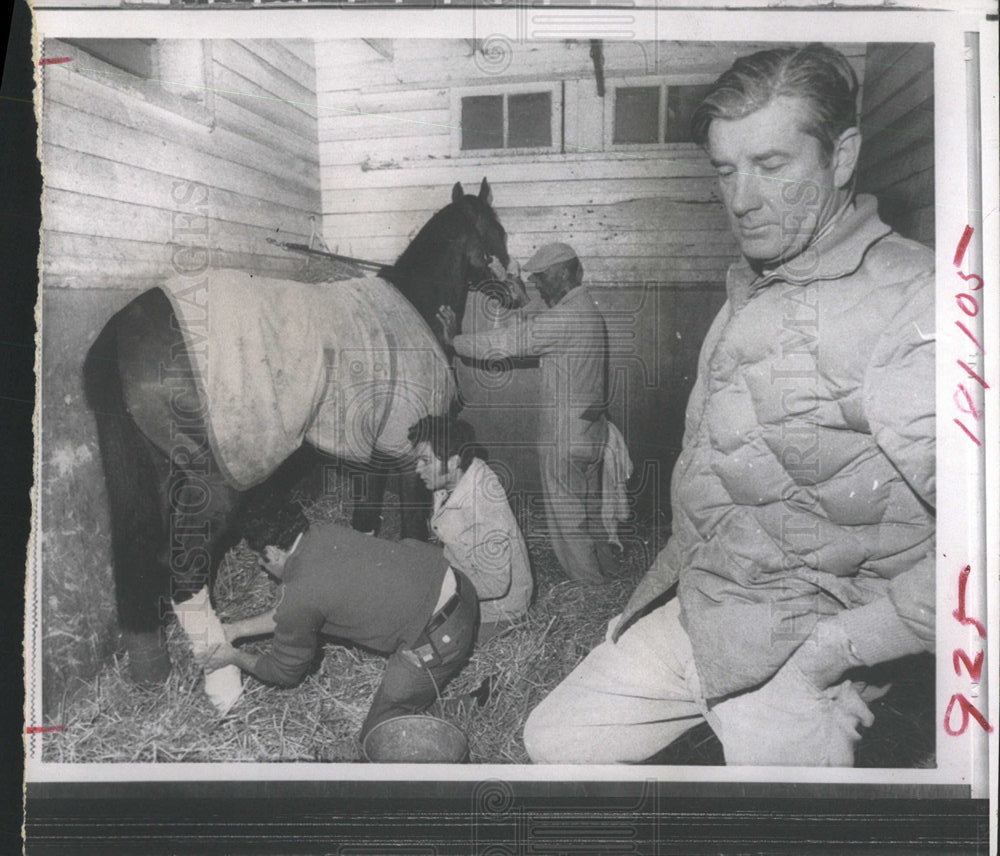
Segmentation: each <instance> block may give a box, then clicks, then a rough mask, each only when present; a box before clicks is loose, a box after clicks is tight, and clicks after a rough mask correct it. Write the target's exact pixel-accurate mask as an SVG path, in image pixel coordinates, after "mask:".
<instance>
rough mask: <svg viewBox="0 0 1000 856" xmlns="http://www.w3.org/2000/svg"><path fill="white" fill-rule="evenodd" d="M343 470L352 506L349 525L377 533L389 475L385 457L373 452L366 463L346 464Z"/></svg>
mask: <svg viewBox="0 0 1000 856" xmlns="http://www.w3.org/2000/svg"><path fill="white" fill-rule="evenodd" d="M345 470H346V474H347V479H348V484H349V485H350V487H349V490H350V496H351V504H352V505H353V507H354V510H353V512H352V514H351V526H353V527H354V528H355V529H356V530H357V531H358V532H364V533H366V534H370V535H378V533H379V530H380V529H381V528H382V506H383V503H384V501H385V485H386V481H387V480H388V477H389V470H388V469H387V462H386V459H385V458H383V457H382V456H381V455H379V453H378V452H375V453H373V454H372V457H371V460H370V461H369V462H368V464H367V465H365V466H361V465H347V466H346V467H345Z"/></svg>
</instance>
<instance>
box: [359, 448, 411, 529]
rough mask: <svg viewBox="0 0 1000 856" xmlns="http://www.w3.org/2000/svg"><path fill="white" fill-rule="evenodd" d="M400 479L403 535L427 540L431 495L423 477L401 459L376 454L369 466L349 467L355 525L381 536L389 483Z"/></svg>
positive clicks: (373, 455)
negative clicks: (421, 478)
mask: <svg viewBox="0 0 1000 856" xmlns="http://www.w3.org/2000/svg"><path fill="white" fill-rule="evenodd" d="M390 475H398V476H399V505H400V516H401V521H400V530H401V531H400V535H401V537H403V538H415V539H416V540H418V541H426V540H427V537H428V529H427V521H428V517H429V516H430V509H431V494H430V492H429V491H428V490H427V488H426V487H424V484H423V482H422V481H421V480H420V477H419V476H418V475H417V474H416V472H414V470H413V469H412V468H410V467H407V466H406V465H405V464H404V461H403V460H402V459H400V458H397V457H394V456H391V455H385V454H383V453H380V452H377V451H376V452H374V453H373V454H372V457H371V460H370V461H369V463H368V465H367V467H365V468H363V469H362V468H360V467H351V468H348V476H349V480H350V484H351V500H352V502H353V503H354V512H353V515H352V519H351V525H352V526H353V527H354V528H355V529H357V530H358V531H359V532H371V533H372V534H375V535H377V534H378V531H379V528H380V527H381V524H382V506H383V504H384V500H385V488H386V482H387V481H388V478H389V476H390Z"/></svg>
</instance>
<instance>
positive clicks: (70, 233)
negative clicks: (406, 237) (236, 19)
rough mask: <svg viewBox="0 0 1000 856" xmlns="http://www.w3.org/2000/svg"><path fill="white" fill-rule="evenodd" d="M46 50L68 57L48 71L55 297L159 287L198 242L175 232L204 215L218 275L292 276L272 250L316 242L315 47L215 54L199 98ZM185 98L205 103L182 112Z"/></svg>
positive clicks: (47, 162) (226, 45)
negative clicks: (227, 271)
mask: <svg viewBox="0 0 1000 856" xmlns="http://www.w3.org/2000/svg"><path fill="white" fill-rule="evenodd" d="M194 44H196V45H197V44H200V43H194ZM46 50H47V51H50V52H51V53H52V54H53V55H54V54H56V53H58V54H60V55H63V56H70V57H73V61H72V62H69V63H62V64H57V65H50V66H46V67H45V69H44V71H43V83H42V85H43V98H44V101H43V103H44V107H43V115H42V159H43V163H44V166H45V193H46V198H45V209H44V213H43V217H44V227H45V255H44V264H43V269H42V270H43V274H44V277H45V286H46V287H47V288H53V287H64V286H70V287H107V286H112V287H125V288H143V287H148V286H149V285H152V284H155V283H156V282H157V281H158V280H159V279H160V278H161V277H163V276H164V275H166V274H169V273H170V272H171V267H170V265H171V258H172V255H173V251H174V250H175V249H176V248H177V246H179V245H183V244H190V243H191V242H192V239H191V234H193V232H189V233H187V234H186V236H185V233H183V232H181V231H179V230H180V229H182V228H183V226H184V225H185V223H184V221H185V218H187V217H189V216H191V214H192V211H193V209H194V207H196V206H197V207H198V208H199V209H200V212H203V213H204V214H207V220H208V223H207V234H205V235H203V236H202V238H201V243H202V244H203V245H205V246H208V247H209V248H210V249H211V252H212V266H213V267H253V268H254V269H257V270H260V271H261V272H265V271H267V272H271V273H282V272H284V273H290V272H292V271H294V270H295V269H296V266H297V265H298V264H299V260H298V259H296V258H295V257H294V256H289V255H288V254H287V253H285V252H284V251H282V250H278V249H276V248H274V247H272V246H270V245H268V244H267V243H266V242H265V238H267V237H269V236H274V235H276V234H278V235H279V236H282V235H283V236H284V237H285V238H286V239H288V240H295V241H301V240H303V239H308V236H309V229H310V223H309V217H310V216H311V215H315V214H317V213H318V209H319V163H318V153H317V149H316V94H315V86H314V81H315V75H314V71H313V48H312V44H311V43H308V42H292V41H283V42H277V41H266V40H261V41H246V42H237V41H216V42H212V43H210V44H208V45H207V57H206V63H207V74H206V76H205V79H204V83H203V87H204V93H203V92H202V91H201V90H200V88H199V87H197V86H191V87H189V88H178V87H169V86H158V85H156V84H154V83H151V82H141V83H133V82H132V81H130V80H129V79H128V77H127V76H126V75H123V74H122V73H121V72H118V71H117V70H116V69H114V68H112V67H111V66H108V65H106V64H105V63H103V62H101V61H99V60H97V59H94V58H93V57H90V56H89V55H88V54H87V53H85V52H84V51H82V50H80V49H79V48H77V47H74V46H72V45H65V44H60V43H58V42H50V43H48V45H47V47H46ZM171 89H173V91H171ZM191 95H197V96H199V98H200V99H201V101H202V102H203V103H202V104H199V105H198V109H197V110H195V109H192V110H187V111H185V106H186V105H185V101H189V100H191V99H190V98H189V97H185V96H191ZM205 95H207V97H204V96H205ZM195 186H196V187H197V188H198V189H197V192H195V191H194V190H192V189H191V188H193V187H195ZM203 196H204V197H205V198H204V201H201V200H202V197H203ZM187 225H188V226H191V225H192V224H191V223H190V222H188V223H187Z"/></svg>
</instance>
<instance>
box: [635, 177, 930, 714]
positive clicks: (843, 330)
mask: <svg viewBox="0 0 1000 856" xmlns="http://www.w3.org/2000/svg"><path fill="white" fill-rule="evenodd" d="M933 265H934V258H933V254H932V253H931V251H930V250H928V249H927V248H925V247H923V246H921V245H920V244H917V243H914V242H913V241H909V240H906V239H904V238H902V237H900V236H899V235H897V234H895V233H893V232H892V230H891V229H890V228H889V227H888V226H886V225H885V224H884V223H882V222H881V221H880V220H879V219H878V216H877V213H876V202H875V199H874V198H872V197H865V196H861V197H858V199H857V200H856V202H855V204H853V205H851V206H849V207H848V208H847V209H845V211H844V212H843V213H842V214H841V215H840V216H839V217H838V218H837V219H836V221H835V222H834V223H832V224H831V225H830V227H828V228H827V230H826V232H825V233H824V234H823V235H821V236H820V237H819V239H818V240H817V241H816V242H815V243H814V244H813V245H812V246H811V247H810V248H809V249H807V251H806V252H805V253H803V254H801V255H800V256H798V257H797V258H796V259H793V260H792V261H790V262H788V263H786V264H785V265H784V266H782V267H781V268H779V269H778V270H776V271H774V272H773V273H770V274H768V275H765V276H758V275H756V274H755V273H754V272H753V271H752V270H751V269H750V267H749V266H748V265H747V264H746V262H745V261H744V262H741V263H738V264H736V265H734V266H733V267H732V268H731V269H730V271H729V276H728V279H727V297H728V299H727V302H726V304H725V305H724V306H723V308H722V310H721V311H720V313H719V315H718V316H717V317H716V319H715V321H714V323H713V325H712V327H711V329H710V331H709V333H708V335H707V337H706V339H705V342H704V345H703V346H702V351H701V357H700V364H699V368H698V379H697V381H696V384H695V387H694V390H693V392H692V394H691V398H690V400H689V403H688V409H687V417H686V425H685V436H684V446H683V451H682V453H681V456H680V458H679V459H678V461H677V464H676V467H675V469H674V473H673V480H672V494H671V500H672V509H673V533H672V536H671V538H670V540H669V541H668V543H667V546H666V547H665V549H664V550H663V552H662V553H661V554H660V555H659V556H658V557H657V559H656V561H655V562H654V564H653V566H652V568H651V569H650V571H649V573H648V575H647V577H646V579H644V580H643V581H642V582H641V583H640V585H639V588H638V589H637V590H636V592H635V594H634V595H633V597H632V600H631V601H630V602H629V605H628V607H627V608H626V616H625V622H627V621H628V619H629V617H630V616H631V615H634V614H635V613H636V612H637V611H638V610H640V609H641V608H642V607H643V606H644V605H646V604H647V603H649V602H650V601H651V600H652V599H653V598H655V597H656V596H658V594H660V593H662V592H663V591H665V590H666V589H667V588H669V586H670V585H672V584H673V582H674V581H678V596H679V597H680V601H681V620H682V622H683V624H684V627H685V629H686V630H687V632H688V635H689V636H690V638H691V643H692V647H693V649H694V654H695V662H696V666H697V669H698V674H699V677H700V678H701V682H702V690H703V693H704V695H705V697H706V698H710V699H711V698H718V697H720V696H723V695H727V694H729V693H733V692H737V691H740V690H743V689H747V688H749V687H753V686H755V685H757V684H759V683H761V682H763V681H765V680H766V679H767V678H769V677H770V676H771V675H772V674H774V672H775V671H777V669H778V668H779V667H780V666H781V665H782V663H784V661H785V660H786V659H787V658H788V657H789V656H790V655H791V654H792V652H793V651H795V649H796V648H797V647H798V646H799V645H800V644H801V643H802V642H803V641H804V639H805V638H806V637H807V636H808V635H809V633H810V632H811V631H812V629H813V628H814V626H815V624H816V622H817V621H818V620H820V619H821V618H824V617H829V616H836V617H835V618H834V620H835V621H836V622H838V623H840V624H842V625H843V628H844V630H845V631H846V632H847V635H848V638H849V639H850V642H851V646H852V648H853V651H854V653H855V654H856V655H857V657H858V658H859V659H860V660H861V662H864V663H868V664H874V663H876V662H881V661H883V660H888V659H894V658H895V657H898V656H902V655H903V654H907V653H913V652H915V651H918V650H921V649H922V648H929V647H931V646H932V644H933V637H934V560H933V544H934V504H935V485H934V476H935V461H934V267H933ZM625 622H623V623H622V626H624V624H625Z"/></svg>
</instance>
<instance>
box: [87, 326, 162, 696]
mask: <svg viewBox="0 0 1000 856" xmlns="http://www.w3.org/2000/svg"><path fill="white" fill-rule="evenodd" d="M119 323H120V315H116V316H114V317H113V318H112V319H111V320H110V321H109V322H108V323H107V324H106V325H105V327H104V329H103V330H102V331H101V334H100V335H99V336H98V337H97V339H96V340H95V341H94V344H93V345H91V347H90V350H89V351H88V353H87V357H86V359H85V361H84V366H83V377H84V391H85V394H86V397H87V402H88V404H89V405H90V407H91V409H92V410H93V412H94V416H95V418H96V420H97V439H98V445H99V448H100V450H101V459H102V461H103V464H104V478H105V482H106V485H107V492H108V505H109V509H108V510H109V514H110V520H111V556H112V567H113V572H114V579H115V599H116V603H117V606H118V621H119V624H120V626H121V629H122V631H123V632H124V633H125V635H126V644H127V645H128V647H129V654H130V665H131V669H132V673H133V676H136V673H137V667H138V669H139V670H140V671H141V668H142V664H140V663H137V662H136V658H137V656H141V655H140V654H138V652H137V651H135V650H134V649H133V645H132V644H131V639H130V635H132V636H134V635H135V634H141V635H145V636H147V643H148V644H147V645H146V648H147V649H149V650H147V651H146V656H147V657H152V658H153V659H157V658H160V657H163V658H165V656H166V655H165V649H164V650H163V652H162V653H158V652H157V650H156V649H157V648H161V647H162V646H159V645H158V644H157V645H156V646H153V648H152V649H150V645H152V640H151V639H150V638H149V634H154V633H155V634H156V638H157V640H158V636H159V629H160V626H161V618H162V616H161V608H162V603H163V599H166V598H167V597H168V595H169V591H170V570H169V567H167V565H166V563H165V562H164V561H163V559H162V557H158V555H157V553H158V550H159V549H160V548H162V547H164V546H165V544H166V529H165V522H164V518H163V513H162V509H161V507H160V506H161V502H160V498H159V497H160V488H159V484H158V482H159V480H160V479H158V477H157V471H156V466H155V461H154V460H153V455H154V454H155V450H154V447H153V446H152V445H151V444H150V443H149V441H147V440H146V439H145V437H144V436H143V435H142V433H141V432H140V431H139V428H138V426H137V425H136V424H135V421H134V420H133V419H132V417H131V415H130V414H129V411H128V408H127V406H126V403H125V394H124V390H123V386H122V379H121V373H120V371H119V363H118V324H119ZM166 662H167V668H168V669H169V660H168V661H166ZM159 669H160V671H161V672H162V663H160V664H159Z"/></svg>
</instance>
